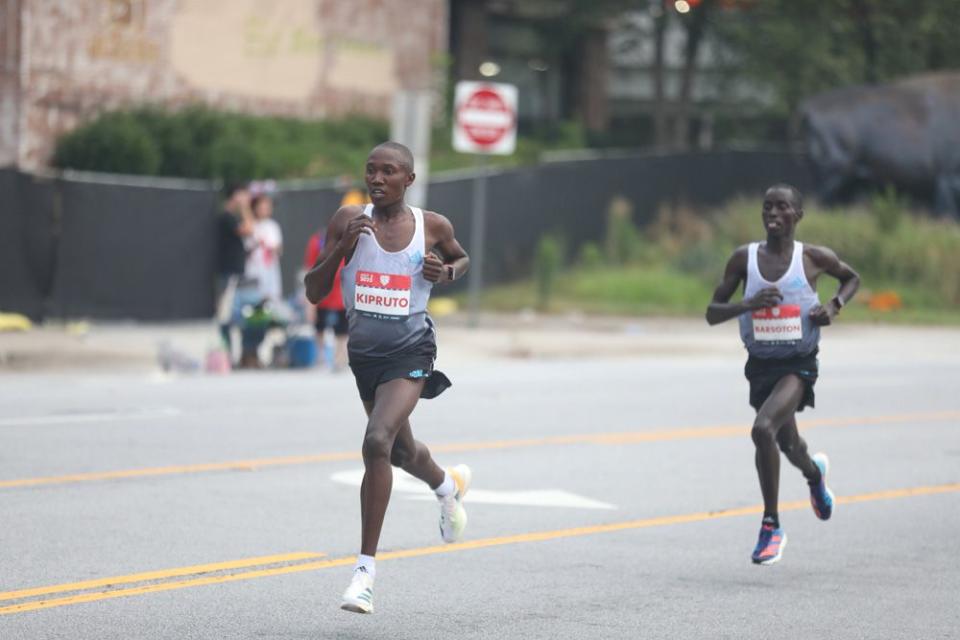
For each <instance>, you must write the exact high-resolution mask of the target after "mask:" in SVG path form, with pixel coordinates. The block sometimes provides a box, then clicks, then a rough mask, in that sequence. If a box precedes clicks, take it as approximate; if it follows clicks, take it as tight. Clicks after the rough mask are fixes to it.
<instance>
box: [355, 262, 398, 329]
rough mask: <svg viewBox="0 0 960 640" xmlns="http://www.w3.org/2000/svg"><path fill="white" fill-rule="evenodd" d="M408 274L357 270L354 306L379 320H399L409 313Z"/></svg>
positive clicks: (362, 312) (362, 313)
mask: <svg viewBox="0 0 960 640" xmlns="http://www.w3.org/2000/svg"><path fill="white" fill-rule="evenodd" d="M411 284H412V280H411V278H410V276H402V275H397V274H394V273H376V272H374V271H358V272H357V279H356V293H355V294H354V296H355V298H354V305H353V306H354V308H355V309H356V310H357V311H358V312H360V314H361V315H364V316H367V317H369V318H378V319H380V320H401V319H403V318H406V317H407V316H409V315H410V286H411Z"/></svg>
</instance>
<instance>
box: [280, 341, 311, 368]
mask: <svg viewBox="0 0 960 640" xmlns="http://www.w3.org/2000/svg"><path fill="white" fill-rule="evenodd" d="M287 349H288V350H289V352H290V367H291V368H293V369H303V368H305V367H312V366H314V365H315V364H317V355H318V353H317V352H318V350H317V341H316V340H315V339H314V338H313V336H291V337H290V338H289V339H288V340H287Z"/></svg>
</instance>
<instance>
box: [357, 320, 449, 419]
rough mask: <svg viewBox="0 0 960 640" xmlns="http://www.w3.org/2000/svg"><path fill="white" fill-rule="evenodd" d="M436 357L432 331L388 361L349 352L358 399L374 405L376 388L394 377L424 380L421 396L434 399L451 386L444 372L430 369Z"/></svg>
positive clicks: (435, 344)
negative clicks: (358, 393) (358, 394)
mask: <svg viewBox="0 0 960 640" xmlns="http://www.w3.org/2000/svg"><path fill="white" fill-rule="evenodd" d="M436 358H437V343H436V341H435V340H434V337H433V331H429V332H428V333H427V334H426V335H425V336H424V337H423V338H422V339H421V340H420V341H418V342H417V343H416V344H414V345H412V346H411V347H410V348H408V349H405V350H404V351H402V352H400V353H398V354H395V355H392V356H390V357H387V358H377V357H371V356H358V355H356V354H353V353H351V354H350V370H351V371H353V377H354V378H356V381H357V390H358V391H359V392H360V399H361V400H363V401H364V402H373V399H374V397H375V396H376V392H377V387H379V386H380V385H381V384H383V383H385V382H389V381H391V380H396V379H397V378H408V379H410V380H420V379H423V380H424V383H423V389H422V390H421V391H420V397H421V398H425V399H430V398H436V397H437V396H438V395H440V394H441V393H443V392H444V391H446V390H447V389H449V388H450V387H451V386H452V385H453V383H452V382H450V379H449V378H447V376H445V375H444V374H443V372H441V371H437V370H435V369H434V368H433V362H434V360H436Z"/></svg>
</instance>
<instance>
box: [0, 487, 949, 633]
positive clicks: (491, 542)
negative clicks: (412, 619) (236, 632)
mask: <svg viewBox="0 0 960 640" xmlns="http://www.w3.org/2000/svg"><path fill="white" fill-rule="evenodd" d="M956 492H960V482H956V483H950V484H941V485H934V486H926V487H915V488H910V489H893V490H888V491H876V492H873V493H864V494H860V495H854V496H846V497H842V498H838V499H837V502H838V504H855V503H859V502H872V501H877V500H893V499H898V498H911V497H917V496H929V495H937V494H945V493H956ZM809 508H810V504H809V503H808V502H807V501H806V500H799V501H796V502H788V503H783V504H781V505H780V511H796V510H798V509H809ZM762 512H763V507H762V506H761V505H756V506H751V507H740V508H736V509H724V510H721V511H703V512H699V513H690V514H684V515H675V516H662V517H658V518H645V519H642V520H628V521H626V522H614V523H610V524H601V525H592V526H587V527H573V528H569V529H557V530H554V531H539V532H533V533H521V534H516V535H509V536H498V537H493V538H481V539H479V540H471V541H468V542H460V543H457V544H448V545H442V546H430V547H420V548H416V549H405V550H400V551H387V552H384V553H380V554H378V555H377V559H378V560H380V561H385V560H399V559H402V558H418V557H422V556H431V555H437V554H441V553H454V552H459V551H469V550H474V549H487V548H490V547H499V546H505V545H513V544H526V543H530V542H543V541H547V540H558V539H562V538H576V537H582V536H590V535H597V534H602V533H613V532H617V531H626V530H632V529H646V528H650V527H663V526H668V525H675V524H685V523H690V522H702V521H706V520H717V519H720V518H732V517H737V516H745V515H751V514H758V513H762ZM354 562H355V556H349V557H346V558H335V559H331V560H319V561H316V562H305V563H302V564H295V565H288V566H284V567H276V568H270V569H261V570H257V571H246V572H242V573H235V574H230V575H223V576H210V577H205V578H196V579H193V580H180V581H175V582H164V583H159V584H151V585H145V586H141V587H133V588H128V589H115V590H106V591H96V592H93V593H81V594H77V595H72V596H67V597H62V598H52V599H49V600H32V601H29V602H23V603H20V604H13V605H8V606H5V607H0V615H10V614H15V613H24V612H27V611H37V610H40V609H50V608H53V607H62V606H66V605H71V604H80V603H83V602H94V601H98V600H108V599H111V598H125V597H131V596H138V595H144V594H148V593H157V592H161V591H171V590H174V589H185V588H189V587H199V586H205V585H211V584H221V583H226V582H236V581H239V580H251V579H254V578H263V577H267V576H277V575H284V574H289V573H300V572H303V571H316V570H319V569H328V568H330V567H342V566H348V565H351V564H353V563H354ZM138 575H142V574H138ZM73 584H74V585H75V584H81V583H73ZM24 591H29V590H24Z"/></svg>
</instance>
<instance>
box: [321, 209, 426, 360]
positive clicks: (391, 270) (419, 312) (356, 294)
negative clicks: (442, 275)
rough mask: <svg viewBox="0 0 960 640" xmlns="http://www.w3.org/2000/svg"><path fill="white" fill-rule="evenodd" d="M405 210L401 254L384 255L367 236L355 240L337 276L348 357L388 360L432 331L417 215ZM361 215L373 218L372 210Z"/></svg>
mask: <svg viewBox="0 0 960 640" xmlns="http://www.w3.org/2000/svg"><path fill="white" fill-rule="evenodd" d="M410 209H411V211H412V212H413V218H414V231H413V238H412V239H411V240H410V244H408V245H407V246H406V248H404V249H401V250H400V251H385V250H384V249H383V248H382V247H381V246H380V243H378V242H377V239H376V237H374V235H373V234H372V233H370V234H365V233H364V234H360V237H359V238H358V239H357V246H356V248H355V249H354V251H353V256H352V257H351V258H350V262H348V263H347V264H346V265H345V266H344V267H343V270H342V271H341V272H340V283H341V286H342V288H343V302H344V306H345V307H346V310H347V320H348V324H349V332H350V340H349V343H348V348H349V350H350V352H351V353H355V354H358V355H363V356H372V357H389V356H392V355H394V354H396V353H400V352H402V351H403V350H404V349H405V348H407V347H409V346H411V345H413V344H416V343H417V342H418V341H419V340H421V339H422V338H423V337H424V334H425V333H429V332H432V331H433V322H432V321H431V320H430V317H429V316H428V315H427V302H428V301H429V300H430V290H431V289H432V288H433V283H431V282H429V281H428V280H426V279H425V278H424V277H423V256H424V254H425V252H426V233H425V230H424V222H423V211H421V210H420V209H417V208H416V207H411V208H410ZM363 213H364V215H366V216H370V217H373V205H372V204H368V205H367V206H366V207H364V209H363Z"/></svg>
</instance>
